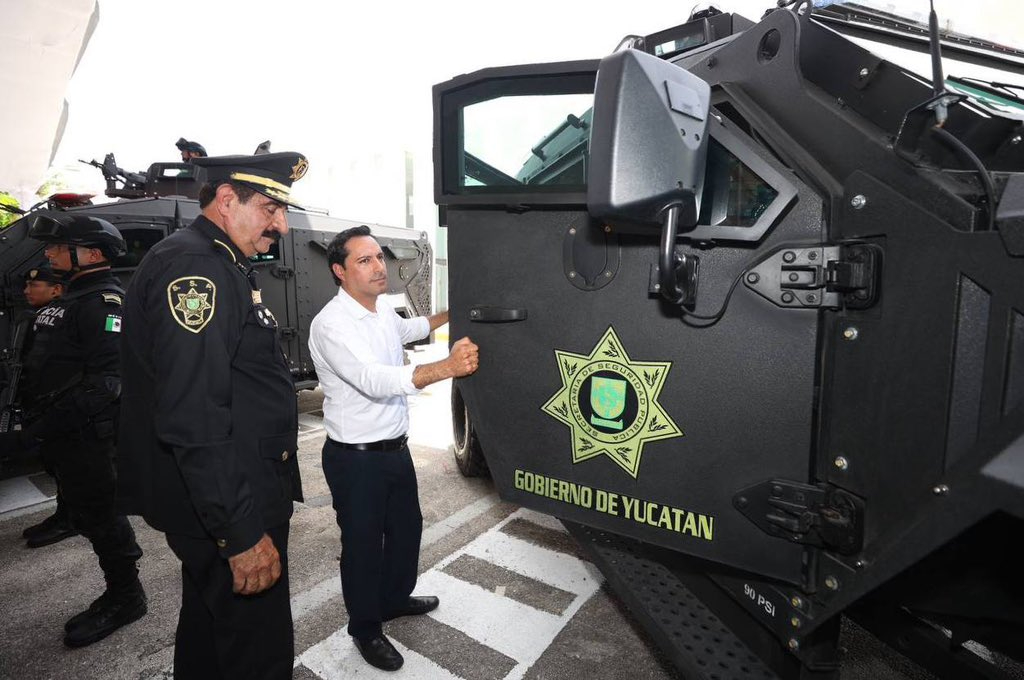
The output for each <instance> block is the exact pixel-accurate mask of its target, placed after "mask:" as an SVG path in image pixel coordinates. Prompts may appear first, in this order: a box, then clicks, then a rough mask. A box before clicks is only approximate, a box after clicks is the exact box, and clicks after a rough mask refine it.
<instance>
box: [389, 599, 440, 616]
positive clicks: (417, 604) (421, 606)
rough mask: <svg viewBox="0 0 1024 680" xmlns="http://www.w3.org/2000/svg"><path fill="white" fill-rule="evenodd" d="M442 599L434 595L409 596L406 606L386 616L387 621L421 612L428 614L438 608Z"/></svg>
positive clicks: (416, 614) (417, 614)
mask: <svg viewBox="0 0 1024 680" xmlns="http://www.w3.org/2000/svg"><path fill="white" fill-rule="evenodd" d="M440 603H441V601H440V600H439V599H437V598H436V597H434V596H433V595H418V596H417V595H414V596H412V597H410V598H409V601H408V602H406V603H405V606H404V607H403V608H401V609H399V610H398V611H396V612H392V613H391V614H390V615H388V616H385V617H384V620H385V621H390V620H391V619H397V618H398V617H400V616H419V615H420V614H426V613H427V612H432V611H434V610H435V609H437V605H439V604H440Z"/></svg>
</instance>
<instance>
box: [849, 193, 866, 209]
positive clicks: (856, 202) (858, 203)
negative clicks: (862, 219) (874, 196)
mask: <svg viewBox="0 0 1024 680" xmlns="http://www.w3.org/2000/svg"><path fill="white" fill-rule="evenodd" d="M867 203H868V199H867V198H866V197H865V196H864V195H863V194H857V195H856V196H854V197H853V198H852V199H850V205H852V206H853V207H854V209H855V210H860V209H861V208H863V207H864V206H865V205H867Z"/></svg>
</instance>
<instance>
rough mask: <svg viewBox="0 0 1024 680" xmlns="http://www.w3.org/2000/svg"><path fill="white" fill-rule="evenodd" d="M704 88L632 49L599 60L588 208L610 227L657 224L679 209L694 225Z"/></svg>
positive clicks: (703, 144) (706, 101)
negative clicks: (612, 225) (673, 209)
mask: <svg viewBox="0 0 1024 680" xmlns="http://www.w3.org/2000/svg"><path fill="white" fill-rule="evenodd" d="M710 100H711V87H710V86H709V85H708V84H707V83H706V82H704V81H703V80H701V79H700V78H698V77H697V76H695V75H693V74H691V73H690V72H689V71H685V70H683V69H681V68H679V67H678V66H675V65H673V64H670V63H668V62H666V61H663V60H661V59H659V58H657V57H654V56H651V55H649V54H646V53H644V52H639V51H637V50H624V51H622V52H616V53H615V54H612V55H610V56H607V57H605V58H604V59H602V60H601V64H600V67H599V68H598V71H597V84H596V86H595V89H594V120H593V130H592V132H591V135H590V169H589V173H588V174H589V179H588V185H589V187H588V190H587V207H588V208H589V210H590V213H591V214H592V215H593V216H594V217H597V218H599V219H602V220H605V221H606V222H610V223H612V224H623V223H625V224H627V225H637V224H648V225H657V224H660V223H662V222H663V215H664V212H665V211H666V210H667V209H668V208H669V207H670V206H673V205H675V206H679V208H680V214H679V219H680V222H681V224H682V225H683V226H691V227H692V226H695V225H696V224H697V215H698V213H699V212H700V211H699V207H700V206H699V201H700V194H701V190H702V189H703V185H704V163H705V159H706V158H707V134H706V133H707V125H708V123H707V116H708V108H709V106H710Z"/></svg>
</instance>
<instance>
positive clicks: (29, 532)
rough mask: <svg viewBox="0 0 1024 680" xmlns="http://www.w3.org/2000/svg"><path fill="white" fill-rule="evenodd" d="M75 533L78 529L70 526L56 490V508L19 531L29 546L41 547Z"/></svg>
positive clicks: (66, 511)
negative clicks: (40, 519)
mask: <svg viewBox="0 0 1024 680" xmlns="http://www.w3.org/2000/svg"><path fill="white" fill-rule="evenodd" d="M77 534H78V531H77V530H75V528H74V527H73V526H71V518H70V517H69V516H68V510H67V508H66V507H65V506H64V503H63V499H62V498H61V496H60V492H59V491H58V492H57V510H56V511H55V512H54V513H53V514H52V515H50V516H49V517H47V518H46V519H44V520H43V521H42V522H40V523H38V524H33V525H32V526H30V527H28V528H26V529H25V530H24V531H22V532H21V536H22V538H27V539H28V547H30V548H41V547H42V546H44V545H50V544H51V543H56V542H57V541H63V540H64V539H65V538H69V537H71V536H75V535H77Z"/></svg>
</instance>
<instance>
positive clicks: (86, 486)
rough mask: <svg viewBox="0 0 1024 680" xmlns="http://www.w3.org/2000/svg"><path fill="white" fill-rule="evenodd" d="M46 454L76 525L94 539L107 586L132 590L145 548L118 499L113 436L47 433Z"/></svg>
mask: <svg viewBox="0 0 1024 680" xmlns="http://www.w3.org/2000/svg"><path fill="white" fill-rule="evenodd" d="M41 452H42V454H43V459H44V461H45V463H46V465H47V466H48V467H50V468H51V469H52V470H53V471H54V473H56V474H55V476H56V477H57V484H58V485H59V486H60V489H61V493H62V494H63V496H64V501H65V504H66V505H67V510H68V517H69V518H70V519H71V524H72V526H74V527H75V529H77V530H78V531H79V532H81V534H82V535H83V536H85V537H86V538H88V539H89V542H90V543H92V549H93V551H94V552H95V553H96V556H97V557H98V558H99V562H100V568H101V569H102V570H103V577H104V579H105V580H106V582H107V588H108V589H110V590H112V591H114V592H124V591H131V590H133V589H135V588H136V587H137V586H138V573H139V570H138V568H137V567H136V562H138V560H139V559H140V558H141V557H142V549H141V548H139V544H138V543H137V542H136V541H135V532H134V531H133V530H132V525H131V524H129V523H128V519H127V518H126V517H125V516H124V515H119V514H117V512H116V510H115V504H114V486H115V484H116V478H117V472H116V469H115V461H114V456H115V447H114V439H113V436H112V435H111V436H107V437H99V436H97V435H96V434H95V433H94V432H92V429H91V428H89V429H86V430H83V431H81V432H76V433H72V434H69V435H65V436H62V437H59V438H56V439H47V440H46V441H44V442H43V444H42V447H41Z"/></svg>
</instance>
